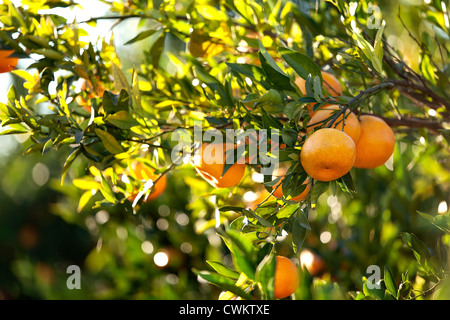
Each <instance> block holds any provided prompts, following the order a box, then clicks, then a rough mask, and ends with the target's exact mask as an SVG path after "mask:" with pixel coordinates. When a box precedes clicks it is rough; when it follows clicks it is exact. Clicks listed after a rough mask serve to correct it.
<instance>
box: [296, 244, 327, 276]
mask: <svg viewBox="0 0 450 320" xmlns="http://www.w3.org/2000/svg"><path fill="white" fill-rule="evenodd" d="M300 265H301V266H302V267H305V268H306V270H308V272H309V274H311V275H312V276H315V275H318V274H320V273H321V272H322V271H323V270H324V269H325V261H324V260H323V259H322V258H321V257H320V256H319V255H318V254H317V253H315V252H313V251H311V250H308V249H303V250H302V252H301V253H300Z"/></svg>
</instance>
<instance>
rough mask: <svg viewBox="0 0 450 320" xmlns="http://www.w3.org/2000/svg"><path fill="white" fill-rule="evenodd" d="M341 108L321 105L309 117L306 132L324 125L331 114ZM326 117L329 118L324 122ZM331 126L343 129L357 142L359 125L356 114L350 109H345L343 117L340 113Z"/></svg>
mask: <svg viewBox="0 0 450 320" xmlns="http://www.w3.org/2000/svg"><path fill="white" fill-rule="evenodd" d="M340 110H341V108H340V107H339V106H338V105H335V104H332V105H329V106H326V107H322V108H321V109H320V110H317V112H316V113H315V114H314V115H313V116H312V117H311V119H310V120H309V122H308V127H307V128H306V132H307V133H310V132H311V131H312V130H313V129H314V128H316V127H322V126H323V127H326V126H327V125H328V123H330V121H331V119H330V117H331V118H332V117H333V115H334V114H335V113H336V112H339V111H340ZM326 119H330V120H328V121H326V122H325V120H326ZM331 128H336V129H339V130H343V131H344V132H345V133H346V134H348V135H349V136H350V138H352V139H353V141H354V142H355V143H357V142H358V140H359V136H360V135H361V126H360V124H359V120H358V118H357V117H356V115H355V114H354V113H353V112H351V111H350V110H346V111H345V117H344V115H343V114H341V115H340V116H339V117H338V118H337V119H336V120H335V121H334V122H333V124H332V125H331Z"/></svg>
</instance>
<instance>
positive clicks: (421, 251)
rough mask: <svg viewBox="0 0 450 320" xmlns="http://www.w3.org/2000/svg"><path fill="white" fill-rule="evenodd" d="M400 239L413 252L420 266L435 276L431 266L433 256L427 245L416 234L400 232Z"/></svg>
mask: <svg viewBox="0 0 450 320" xmlns="http://www.w3.org/2000/svg"><path fill="white" fill-rule="evenodd" d="M399 236H400V238H401V239H402V241H403V243H404V244H405V245H407V246H408V247H409V248H411V249H412V250H413V253H414V256H415V257H416V259H417V261H418V262H419V264H420V265H421V266H422V267H423V268H424V270H425V272H426V273H428V274H434V273H435V272H434V270H433V267H432V265H431V261H430V259H431V255H430V252H429V251H428V249H427V247H426V245H425V244H424V243H423V242H422V241H420V240H419V239H418V238H417V236H416V235H415V234H414V233H407V232H400V233H399Z"/></svg>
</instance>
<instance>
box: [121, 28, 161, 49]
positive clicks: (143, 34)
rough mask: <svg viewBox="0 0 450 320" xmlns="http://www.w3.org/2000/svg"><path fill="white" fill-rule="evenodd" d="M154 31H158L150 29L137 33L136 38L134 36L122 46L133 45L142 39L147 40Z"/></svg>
mask: <svg viewBox="0 0 450 320" xmlns="http://www.w3.org/2000/svg"><path fill="white" fill-rule="evenodd" d="M156 31H158V30H157V29H156V30H155V29H150V30H144V31H142V32H140V33H138V35H137V36H135V37H134V38H133V39H131V40H128V41H127V42H125V43H124V46H126V45H129V44H132V43H135V42H137V41H141V40H144V39H147V38H148V37H150V36H151V35H152V34H154V33H155V32H156Z"/></svg>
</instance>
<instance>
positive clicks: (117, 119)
mask: <svg viewBox="0 0 450 320" xmlns="http://www.w3.org/2000/svg"><path fill="white" fill-rule="evenodd" d="M105 121H106V122H109V123H110V124H112V125H114V126H116V127H118V128H120V129H130V128H132V127H134V126H137V125H138V124H139V123H138V122H137V121H136V120H135V119H133V117H132V116H131V114H130V113H129V112H127V111H125V110H121V111H118V112H116V113H114V114H110V115H109V116H107V117H106V118H105Z"/></svg>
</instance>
